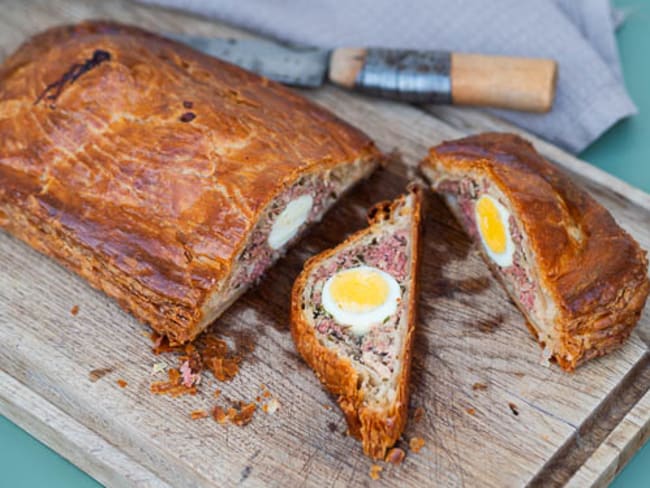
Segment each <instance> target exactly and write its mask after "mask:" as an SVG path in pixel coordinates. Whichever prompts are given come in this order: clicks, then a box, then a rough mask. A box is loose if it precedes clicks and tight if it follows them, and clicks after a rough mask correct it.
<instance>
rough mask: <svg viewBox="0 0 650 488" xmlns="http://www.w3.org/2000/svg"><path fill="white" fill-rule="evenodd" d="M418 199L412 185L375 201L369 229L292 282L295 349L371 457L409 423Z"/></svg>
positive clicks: (311, 262)
mask: <svg viewBox="0 0 650 488" xmlns="http://www.w3.org/2000/svg"><path fill="white" fill-rule="evenodd" d="M421 198H422V197H421V189H420V188H419V187H417V186H411V187H409V191H408V193H407V194H406V195H405V196H402V197H401V198H398V199H397V200H395V201H394V202H392V203H391V202H384V203H380V204H378V205H377V206H375V207H374V209H373V210H371V212H370V214H369V221H370V226H369V227H368V228H366V229H363V230H361V231H359V232H357V233H356V234H354V235H352V236H351V237H349V238H348V239H346V240H345V241H344V242H343V243H341V244H340V245H338V246H337V247H335V248H333V249H330V250H328V251H325V252H323V253H321V254H319V255H317V256H314V257H312V258H311V259H310V260H309V261H307V263H306V265H305V268H304V270H303V271H302V273H301V274H300V276H299V277H298V278H297V280H296V282H295V284H294V287H293V294H292V303H291V332H292V335H293V339H294V342H295V343H296V347H297V348H298V351H299V352H300V354H301V355H302V357H303V358H304V359H305V361H307V363H308V364H309V365H310V366H311V367H312V368H313V369H314V371H315V372H316V375H317V376H318V377H319V379H320V380H321V381H322V383H323V384H324V385H325V387H326V388H327V389H328V390H329V391H330V392H331V393H333V394H334V395H337V396H338V402H339V404H340V406H341V408H342V409H343V412H344V413H345V416H346V417H347V421H348V428H349V432H350V433H351V434H352V435H354V436H355V437H357V438H360V439H361V441H362V443H363V450H364V451H365V452H366V454H368V455H369V456H371V457H373V458H381V457H383V456H384V455H385V453H386V450H387V449H388V448H389V447H391V446H392V445H393V444H394V443H395V441H397V439H398V438H399V436H400V435H401V433H402V431H403V430H404V427H405V424H406V417H407V407H408V392H409V385H408V382H409V372H410V361H411V344H412V341H413V330H414V327H415V312H416V310H415V306H416V297H417V285H416V282H417V276H416V274H417V264H418V241H419V232H420V213H421Z"/></svg>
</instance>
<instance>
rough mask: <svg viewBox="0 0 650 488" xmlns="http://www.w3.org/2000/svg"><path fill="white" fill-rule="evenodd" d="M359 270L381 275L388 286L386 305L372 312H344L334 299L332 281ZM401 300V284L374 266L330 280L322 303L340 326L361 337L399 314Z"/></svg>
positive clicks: (350, 269)
mask: <svg viewBox="0 0 650 488" xmlns="http://www.w3.org/2000/svg"><path fill="white" fill-rule="evenodd" d="M358 270H367V271H372V272H375V273H377V274H379V275H380V276H381V277H382V279H383V280H384V281H385V282H386V284H387V285H388V296H387V297H386V300H385V301H384V303H382V304H381V305H378V306H377V307H375V308H373V309H372V310H367V311H365V312H352V311H348V310H343V309H342V308H341V307H339V305H338V303H336V300H334V297H332V293H331V290H330V288H331V286H332V280H333V279H334V277H335V276H340V275H341V274H343V273H349V272H351V271H358ZM400 298H401V290H400V287H399V284H398V283H397V281H396V280H395V278H393V277H392V276H391V275H389V274H388V273H386V272H384V271H382V270H380V269H378V268H375V267H373V266H357V267H355V268H348V269H344V270H341V271H339V272H337V273H334V274H333V275H332V276H330V277H329V278H328V280H327V281H326V282H325V286H324V287H323V294H322V303H323V307H324V308H325V310H326V311H327V312H328V313H330V314H331V315H332V317H333V318H334V320H335V321H336V322H337V323H338V324H340V325H345V326H349V327H350V332H352V334H354V335H357V336H361V335H364V334H366V333H367V332H368V331H369V330H370V328H371V327H372V326H373V325H376V324H381V323H382V322H383V321H384V320H385V319H386V318H387V317H390V316H391V315H393V314H395V312H397V306H398V305H399V301H400Z"/></svg>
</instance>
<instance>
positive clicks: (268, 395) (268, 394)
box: [262, 390, 271, 398]
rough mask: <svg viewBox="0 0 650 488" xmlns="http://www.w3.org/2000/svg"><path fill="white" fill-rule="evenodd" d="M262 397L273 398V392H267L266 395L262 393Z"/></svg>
mask: <svg viewBox="0 0 650 488" xmlns="http://www.w3.org/2000/svg"><path fill="white" fill-rule="evenodd" d="M262 396H263V397H264V398H269V397H270V396H271V392H270V391H269V390H266V391H265V392H264V393H262Z"/></svg>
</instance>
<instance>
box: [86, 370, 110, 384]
mask: <svg viewBox="0 0 650 488" xmlns="http://www.w3.org/2000/svg"><path fill="white" fill-rule="evenodd" d="M112 371H113V368H97V369H93V370H92V371H91V372H90V373H88V379H89V380H90V381H92V382H93V383H95V382H96V381H98V380H100V379H102V378H103V377H104V376H106V375H107V374H108V373H110V372H112Z"/></svg>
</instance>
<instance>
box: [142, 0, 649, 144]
mask: <svg viewBox="0 0 650 488" xmlns="http://www.w3.org/2000/svg"><path fill="white" fill-rule="evenodd" d="M141 1H144V2H145V3H155V4H159V5H164V6H167V7H173V8H178V9H185V10H189V11H192V12H194V13H198V14H201V15H205V16H209V17H214V18H217V19H220V20H222V21H225V22H228V23H231V24H235V25H238V26H241V27H244V28H246V29H248V30H252V31H256V32H259V33H260V34H264V35H266V36H270V37H274V38H277V39H280V40H283V41H290V42H295V43H302V44H308V45H316V46H322V47H341V46H374V47H394V48H412V49H447V50H453V51H465V52H480V53H484V54H504V55H519V56H534V57H548V58H553V59H556V60H557V61H558V63H559V79H558V90H557V95H556V99H555V103H554V106H553V109H552V111H551V112H550V113H548V114H528V113H518V112H511V111H504V110H491V111H492V112H493V113H496V114H498V115H499V116H501V117H503V118H505V119H507V120H509V121H511V122H513V123H514V124H516V125H518V126H521V127H523V128H525V129H527V130H530V131H532V132H535V133H537V134H539V135H540V136H542V137H544V138H545V139H547V140H549V141H551V142H553V143H555V144H558V145H560V146H562V147H564V148H566V149H568V150H570V151H573V152H579V151H581V150H582V149H584V148H585V147H586V146H587V145H589V144H590V143H591V142H592V141H594V140H595V139H596V138H597V137H598V136H599V135H600V134H602V133H603V132H604V131H605V130H607V129H608V128H609V127H611V126H612V125H613V124H614V123H616V121H618V120H620V119H621V118H624V117H627V116H629V115H632V114H634V113H636V108H635V106H634V104H633V103H632V101H631V100H630V98H629V96H628V94H627V92H626V89H625V85H624V82H623V77H622V73H621V67H620V60H619V57H618V52H617V46H616V38H615V36H614V31H615V28H616V26H617V24H618V23H619V22H620V20H621V18H620V13H619V12H616V11H614V10H613V9H612V7H611V5H610V2H609V0H525V1H522V0H491V1H489V2H486V1H485V0H403V1H395V0H351V1H348V2H342V1H341V0H244V1H242V0H141Z"/></svg>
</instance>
